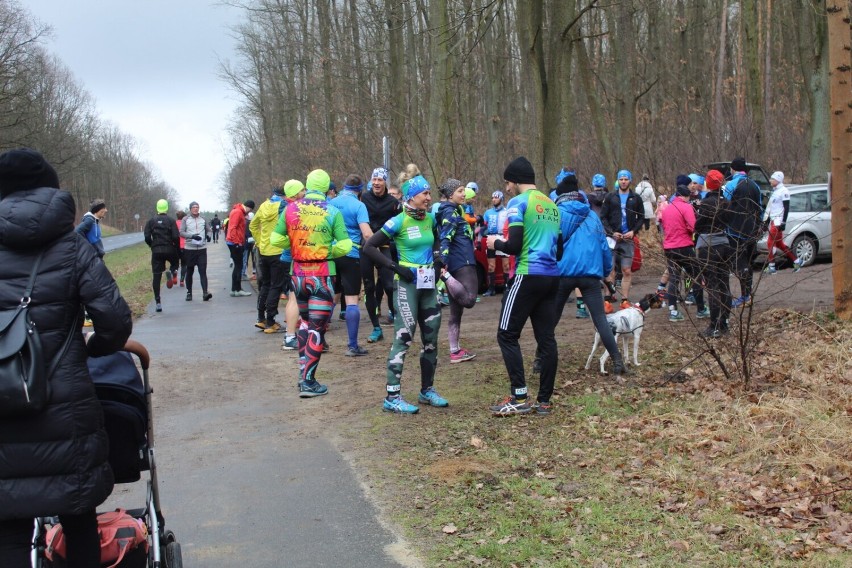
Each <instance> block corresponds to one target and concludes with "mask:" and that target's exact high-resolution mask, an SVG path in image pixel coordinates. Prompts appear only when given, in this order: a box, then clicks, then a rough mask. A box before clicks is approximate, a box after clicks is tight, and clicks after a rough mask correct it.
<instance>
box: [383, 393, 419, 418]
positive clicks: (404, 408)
mask: <svg viewBox="0 0 852 568" xmlns="http://www.w3.org/2000/svg"><path fill="white" fill-rule="evenodd" d="M382 410H384V411H385V412H395V413H396V414H417V413H418V412H419V411H420V409H419V408H418V407H416V406H414V405H413V404H408V403H407V402H405V401H404V400H403V399H402V397H401V396H399V395H397V396H392V397H390V398H385V400H384V402H383V403H382Z"/></svg>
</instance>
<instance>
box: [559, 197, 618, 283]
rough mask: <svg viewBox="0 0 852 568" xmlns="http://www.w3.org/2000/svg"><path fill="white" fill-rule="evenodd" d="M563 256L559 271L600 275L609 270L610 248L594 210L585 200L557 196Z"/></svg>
mask: <svg viewBox="0 0 852 568" xmlns="http://www.w3.org/2000/svg"><path fill="white" fill-rule="evenodd" d="M556 207H557V208H558V209H559V219H560V221H559V232H560V235H561V237H560V238H562V239H563V241H562V247H563V251H562V258H560V259H559V275H560V276H563V277H567V276H571V277H574V278H580V277H591V278H603V277H604V276H606V275H607V274H609V273H610V272H612V251H610V250H609V245H607V243H606V233H605V232H604V228H603V225H602V224H601V221H600V219H599V218H598V215H597V213H595V212H594V211H592V210H591V209H590V207H589V205H588V204H586V203H582V202H580V201H574V200H570V199H566V198H561V199H560V198H557V200H556Z"/></svg>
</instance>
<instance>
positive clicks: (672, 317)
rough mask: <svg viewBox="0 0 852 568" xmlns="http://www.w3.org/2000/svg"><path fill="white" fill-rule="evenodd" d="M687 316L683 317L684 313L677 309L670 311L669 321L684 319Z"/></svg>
mask: <svg viewBox="0 0 852 568" xmlns="http://www.w3.org/2000/svg"><path fill="white" fill-rule="evenodd" d="M685 319H686V318H685V317H683V314H682V313H680V312H679V311H677V310H671V311H669V321H683V320H685Z"/></svg>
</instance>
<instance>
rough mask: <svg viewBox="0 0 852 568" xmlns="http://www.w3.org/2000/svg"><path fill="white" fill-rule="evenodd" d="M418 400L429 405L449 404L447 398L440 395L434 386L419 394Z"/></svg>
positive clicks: (442, 405)
mask: <svg viewBox="0 0 852 568" xmlns="http://www.w3.org/2000/svg"><path fill="white" fill-rule="evenodd" d="M417 402H419V403H420V404H428V405H429V406H437V407H444V406H449V405H450V403H449V402H447V399H445V398H444V397H442V396H441V395H439V394H438V393H437V392H436V391H435V389H434V388H433V387H429V388H428V389H426V392H421V393H420V394H419V395H417Z"/></svg>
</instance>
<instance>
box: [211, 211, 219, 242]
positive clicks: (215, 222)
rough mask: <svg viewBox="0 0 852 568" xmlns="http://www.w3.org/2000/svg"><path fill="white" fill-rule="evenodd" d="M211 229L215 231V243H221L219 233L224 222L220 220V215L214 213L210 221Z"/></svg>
mask: <svg viewBox="0 0 852 568" xmlns="http://www.w3.org/2000/svg"><path fill="white" fill-rule="evenodd" d="M210 228H211V229H213V242H214V243H218V242H219V231H220V230H221V229H222V221H220V220H219V214H218V213H214V214H213V218H212V219H210Z"/></svg>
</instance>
